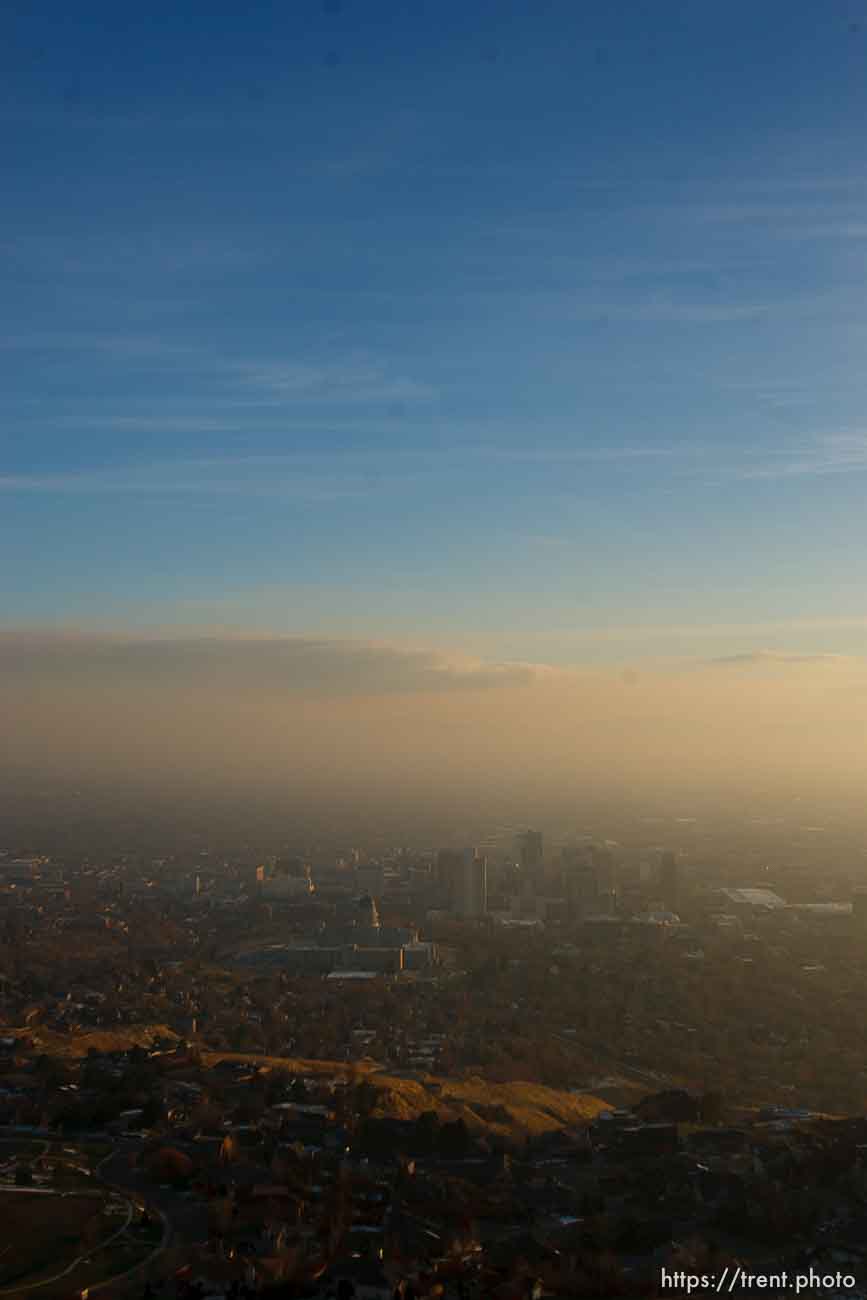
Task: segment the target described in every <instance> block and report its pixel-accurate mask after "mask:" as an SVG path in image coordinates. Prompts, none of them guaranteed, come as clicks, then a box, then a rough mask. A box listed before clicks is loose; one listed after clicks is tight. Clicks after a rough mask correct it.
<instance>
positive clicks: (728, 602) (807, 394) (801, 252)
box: [0, 3, 867, 790]
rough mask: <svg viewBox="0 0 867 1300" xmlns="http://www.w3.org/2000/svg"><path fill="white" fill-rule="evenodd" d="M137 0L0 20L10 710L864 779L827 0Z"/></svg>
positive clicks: (162, 745) (847, 65) (136, 745)
mask: <svg viewBox="0 0 867 1300" xmlns="http://www.w3.org/2000/svg"><path fill="white" fill-rule="evenodd" d="M852 14H854V9H853V10H852ZM155 15H156V11H149V12H148V14H147V15H144V14H142V15H138V16H137V15H134V14H128V13H124V14H121V13H120V12H118V11H116V10H114V9H112V8H111V7H109V6H106V5H104V4H89V5H87V4H86V5H85V6H84V7H83V8H81V7H79V8H77V12H76V15H75V17H74V19H73V18H69V17H67V16H66V15H65V14H63V13H62V12H61V10H60V9H59V8H58V7H57V6H53V5H47V6H41V7H39V8H37V9H36V10H34V9H32V8H28V9H24V8H19V9H17V10H13V11H10V13H9V16H8V17H7V19H6V22H5V31H4V55H3V59H4V86H5V91H4V100H3V104H2V109H0V114H2V125H3V130H4V134H5V138H6V157H7V164H8V168H9V172H10V175H12V176H14V184H13V185H12V186H11V187H10V190H9V193H8V194H7V198H6V202H5V205H4V211H3V214H2V219H0V257H2V261H3V273H4V284H5V293H4V307H3V311H4V315H5V328H4V332H3V336H2V352H0V364H2V370H3V384H2V393H3V396H2V401H3V409H4V417H5V418H4V430H5V432H4V443H5V457H4V467H3V474H2V478H0V492H2V496H3V510H2V515H0V530H2V539H3V549H4V553H5V555H6V557H7V569H6V577H5V581H4V592H5V600H4V610H3V619H4V632H3V638H2V646H0V657H2V664H3V688H2V689H3V691H4V705H5V712H6V717H7V723H6V736H7V741H8V742H10V743H9V744H8V752H9V753H11V754H13V755H15V756H16V758H20V760H21V761H22V762H23V763H25V765H26V764H33V765H36V766H37V767H38V766H40V765H42V764H44V765H45V766H46V767H47V768H49V769H50V768H51V767H52V765H54V764H66V763H67V762H80V764H81V767H82V770H83V771H85V770H86V771H96V770H97V769H98V768H99V766H100V764H101V763H104V764H106V765H107V766H109V767H112V768H115V767H117V766H119V767H121V768H123V769H126V770H132V769H134V768H135V766H136V764H140V765H141V767H142V770H143V772H144V771H147V770H148V769H149V768H150V767H153V766H156V765H159V766H161V767H162V768H163V769H165V767H166V765H168V766H170V767H171V766H172V765H176V766H178V767H191V768H196V767H199V768H200V769H201V772H202V776H203V779H206V780H210V779H217V778H218V777H219V778H222V777H225V778H229V776H230V775H231V777H232V779H235V778H237V777H240V776H244V774H246V777H247V779H249V780H255V779H257V774H258V773H260V772H262V771H263V770H264V769H265V768H269V769H270V768H273V766H274V765H277V766H278V767H280V768H281V770H282V769H285V771H286V772H287V774H291V773H292V772H294V771H296V770H297V769H298V768H299V767H301V766H306V767H307V769H308V771H312V770H313V769H316V770H318V771H320V772H322V773H323V774H324V773H325V772H326V771H329V772H332V773H333V776H334V778H335V779H337V778H338V777H339V775H340V774H342V773H348V772H352V771H353V770H355V771H356V772H358V771H363V773H365V774H369V775H371V776H372V775H373V774H374V773H375V774H376V777H377V779H380V778H384V777H392V776H396V775H401V776H402V775H404V774H406V772H407V767H408V766H409V769H410V770H411V771H412V772H413V773H416V774H417V775H418V777H419V778H421V779H423V780H424V781H425V782H429V783H430V784H431V788H432V789H435V788H436V782H437V781H438V780H439V779H441V778H443V779H445V776H446V774H447V773H449V772H455V771H457V770H460V771H461V772H463V773H464V774H465V775H466V776H472V778H473V779H478V781H479V783H480V788H483V787H484V786H485V785H486V784H488V783H492V784H496V783H497V782H499V781H501V780H504V779H511V778H512V777H516V776H517V775H518V774H519V773H520V772H521V771H522V770H525V769H526V768H532V771H533V773H534V774H535V777H536V778H540V779H545V780H547V779H548V778H549V777H550V780H551V781H552V782H553V783H554V784H557V783H562V784H563V788H564V790H565V788H566V783H567V781H568V780H570V779H571V778H572V777H573V776H577V775H578V774H580V773H581V772H582V771H583V770H585V768H586V767H587V766H588V765H591V764H592V765H593V766H594V767H595V768H596V769H597V774H598V772H599V771H601V770H602V769H604V771H605V772H606V773H608V774H610V777H611V780H612V782H614V783H615V784H616V782H617V781H619V780H625V781H628V782H629V783H630V784H631V783H633V782H635V781H636V780H638V781H640V782H652V780H653V779H654V777H655V776H656V775H657V774H659V773H660V772H661V771H662V770H663V769H664V771H665V773H666V774H667V775H668V776H671V777H675V778H677V777H678V776H679V775H680V774H683V776H684V777H686V776H689V777H690V779H691V780H692V781H693V783H694V781H695V780H696V779H701V780H704V779H705V777H706V778H707V780H708V781H714V780H717V779H722V780H726V781H730V780H734V779H736V778H744V779H745V780H747V781H754V780H760V781H767V782H768V783H770V784H774V785H776V784H784V783H785V781H786V780H787V779H789V777H791V778H793V779H794V778H795V777H796V776H804V777H806V778H807V779H808V780H813V779H814V778H816V779H818V778H820V777H821V778H830V779H833V780H836V779H838V778H839V779H841V780H847V781H848V780H852V781H853V782H855V781H858V780H860V779H861V778H862V775H863V766H862V764H863V747H862V742H861V737H862V736H863V734H864V732H865V722H867V714H865V707H867V694H865V691H864V686H865V683H867V676H865V672H864V658H863V656H864V653H865V647H867V614H865V612H864V604H863V591H864V581H865V573H864V553H865V548H864V545H863V543H864V541H865V523H864V514H863V471H864V469H865V466H867V442H865V434H864V432H863V402H864V395H865V394H864V384H865V380H864V372H863V367H862V366H861V364H860V352H861V343H862V340H863V337H864V331H865V324H867V317H865V308H864V296H863V293H862V289H861V285H862V281H863V275H864V268H865V242H864V232H865V229H867V225H865V216H867V208H865V199H867V191H865V180H864V175H863V169H862V168H861V166H860V164H859V159H860V143H859V138H860V130H861V126H860V124H861V122H862V120H863V110H864V107H865V103H864V101H865V93H867V92H865V89H864V77H863V72H864V60H865V57H867V55H865V45H864V35H863V32H862V31H861V28H860V27H859V25H858V22H857V21H856V18H853V17H852V15H851V14H849V11H848V9H846V7H845V6H844V8H841V9H839V10H836V9H835V10H833V11H831V10H825V9H822V10H820V9H816V8H814V7H812V6H808V5H796V6H794V7H793V6H788V5H787V6H782V5H780V4H776V3H772V4H766V5H763V6H761V9H760V11H758V12H756V11H755V9H754V8H749V7H744V8H742V9H740V8H738V6H736V7H735V8H734V9H731V8H729V9H727V10H725V11H724V10H719V9H717V10H711V9H707V8H706V7H700V8H698V9H695V8H688V7H685V6H681V5H678V6H675V7H673V8H671V9H668V10H665V11H663V12H660V11H658V10H653V11H650V10H643V9H640V8H638V7H636V6H632V5H625V6H622V7H620V8H619V9H618V10H617V11H616V12H614V13H612V14H610V15H603V14H602V12H601V11H600V10H598V9H597V10H594V11H592V12H588V11H586V10H584V9H580V10H579V9H577V8H575V7H574V6H569V5H566V4H551V5H547V6H544V7H543V8H542V9H538V8H534V9H533V10H532V12H531V11H530V10H529V9H528V8H527V7H526V6H523V5H518V4H501V5H496V6H487V5H484V4H474V5H471V6H463V5H457V4H446V5H445V6H438V7H437V9H436V12H434V11H433V10H430V11H427V10H424V9H422V10H418V9H412V10H404V9H400V8H398V7H396V6H392V5H390V4H382V5H375V6H373V7H370V6H368V7H366V8H364V9H361V8H359V7H358V6H355V5H351V4H345V5H341V4H339V3H335V4H328V5H325V6H315V5H311V6H309V7H308V6H305V7H303V8H299V9H298V10H297V11H296V10H293V11H292V12H291V13H290V12H289V11H287V10H285V9H283V8H277V7H274V6H265V7H259V8H257V10H256V12H255V13H253V14H251V15H244V16H243V18H242V17H241V16H240V15H237V14H235V13H234V12H232V11H231V10H230V9H222V10H217V11H214V10H213V9H212V8H210V7H209V8H208V9H207V10H205V9H204V8H198V7H196V6H187V7H185V9H184V12H183V14H180V13H178V12H177V11H175V10H173V9H168V8H166V9H161V10H160V11H159V20H158V21H157V17H156V16H155ZM795 88H797V89H796V91H795ZM203 637H207V638H210V639H209V640H207V641H205V640H200V638H203ZM197 646H198V648H197ZM624 673H626V674H627V675H626V676H624ZM298 729H301V730H302V731H303V734H304V744H303V746H299V744H298V742H297V730H298ZM461 779H462V780H463V777H462V778H461Z"/></svg>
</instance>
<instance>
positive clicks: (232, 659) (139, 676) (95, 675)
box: [0, 630, 557, 695]
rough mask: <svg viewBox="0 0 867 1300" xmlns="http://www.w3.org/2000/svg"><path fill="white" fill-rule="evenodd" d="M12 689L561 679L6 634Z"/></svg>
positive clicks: (245, 641)
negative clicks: (14, 685)
mask: <svg viewBox="0 0 867 1300" xmlns="http://www.w3.org/2000/svg"><path fill="white" fill-rule="evenodd" d="M0 671H2V676H3V678H4V680H6V681H7V683H9V682H11V681H16V680H17V681H20V682H26V683H27V684H29V685H31V686H33V685H36V686H38V685H39V684H40V683H46V684H48V683H51V682H54V683H58V682H59V683H61V684H65V685H70V686H76V685H79V686H81V685H86V684H88V683H90V684H95V683H102V684H104V685H126V686H128V687H130V688H133V687H136V686H157V687H164V688H165V689H166V690H167V691H168V690H171V689H173V688H176V687H178V686H182V685H184V684H187V685H189V686H195V685H197V684H206V685H207V687H208V689H215V688H217V689H219V688H223V689H227V690H231V689H238V688H243V687H245V686H251V687H254V688H255V689H256V690H257V691H324V692H326V693H331V694H352V695H368V694H387V695H391V694H395V693H405V692H441V691H467V690H489V689H491V688H495V687H501V686H512V687H514V686H529V685H532V684H533V683H534V682H536V681H539V680H545V679H548V678H549V677H552V676H556V675H557V674H556V670H554V669H551V668H548V667H547V665H544V664H532V663H523V662H499V661H495V660H494V661H485V660H481V659H473V658H469V657H467V656H462V655H448V654H444V653H440V652H437V651H431V650H423V649H419V650H416V649H406V648H404V647H400V646H393V645H388V644H382V643H376V642H364V641H346V640H337V639H333V640H331V639H321V638H315V639H314V638H310V637H301V636H296V637H277V636H255V637H254V636H249V635H243V634H239V635H236V636H228V635H225V634H223V635H220V636H174V637H166V636H160V635H158V634H151V635H147V634H136V635H135V636H132V635H129V634H123V633H117V634H113V635H108V634H103V635H93V634H87V633H83V632H77V631H71V632H60V633H57V632H45V631H41V630H34V631H26V630H22V631H6V632H0Z"/></svg>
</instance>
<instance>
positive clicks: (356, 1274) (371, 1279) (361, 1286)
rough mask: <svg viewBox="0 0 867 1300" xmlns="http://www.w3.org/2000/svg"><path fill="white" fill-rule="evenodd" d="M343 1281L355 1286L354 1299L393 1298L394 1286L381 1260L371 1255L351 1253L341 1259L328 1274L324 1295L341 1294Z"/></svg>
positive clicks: (384, 1299)
mask: <svg viewBox="0 0 867 1300" xmlns="http://www.w3.org/2000/svg"><path fill="white" fill-rule="evenodd" d="M341 1283H348V1284H349V1286H352V1287H354V1288H355V1290H354V1291H353V1292H352V1293H351V1294H352V1296H353V1300H392V1296H393V1295H394V1288H393V1286H392V1284H391V1283H390V1282H389V1280H388V1278H387V1277H386V1276H385V1274H384V1273H383V1271H382V1265H381V1264H380V1262H379V1260H376V1259H371V1258H370V1256H364V1255H358V1256H354V1255H350V1256H349V1257H348V1258H345V1259H342V1260H339V1261H338V1262H337V1263H336V1264H334V1265H333V1266H332V1267H331V1268H330V1269H329V1270H328V1274H327V1278H326V1280H325V1286H324V1288H323V1291H322V1295H323V1296H331V1295H333V1296H337V1295H339V1290H338V1288H339V1287H340V1286H341Z"/></svg>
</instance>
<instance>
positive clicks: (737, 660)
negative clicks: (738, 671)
mask: <svg viewBox="0 0 867 1300" xmlns="http://www.w3.org/2000/svg"><path fill="white" fill-rule="evenodd" d="M703 662H704V663H705V664H720V665H725V664H731V665H732V667H738V666H744V667H748V666H750V665H761V664H813V663H815V664H852V663H857V662H863V661H859V660H858V659H857V658H856V657H855V656H853V655H842V654H823V653H819V654H816V653H798V652H796V651H787V650H747V651H745V652H744V653H742V654H734V655H718V656H716V657H715V658H713V659H705V660H704V661H703Z"/></svg>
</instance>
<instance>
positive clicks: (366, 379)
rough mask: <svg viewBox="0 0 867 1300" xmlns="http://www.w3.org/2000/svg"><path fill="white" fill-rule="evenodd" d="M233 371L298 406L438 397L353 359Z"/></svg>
mask: <svg viewBox="0 0 867 1300" xmlns="http://www.w3.org/2000/svg"><path fill="white" fill-rule="evenodd" d="M232 369H233V371H234V373H235V374H236V375H238V377H239V378H240V379H241V381H242V382H243V383H245V384H249V385H250V386H252V387H253V388H257V389H265V390H267V391H269V392H272V393H275V394H277V395H279V396H280V397H281V398H282V399H287V400H291V401H296V402H321V401H323V400H324V401H329V402H393V401H401V402H403V401H417V400H419V399H423V400H429V399H431V398H433V397H435V396H436V390H435V389H434V388H432V387H431V386H430V385H429V384H424V383H420V382H418V381H417V380H413V379H409V378H407V377H404V376H400V375H397V376H396V375H392V374H390V373H389V371H388V369H387V368H386V367H384V366H382V365H377V364H371V363H366V364H365V363H363V362H358V361H354V360H352V359H351V358H350V359H347V360H345V361H340V362H334V363H329V364H308V363H304V362H296V361H286V362H282V361H274V362H262V361H253V362H248V361H241V362H238V363H236V364H235V365H234V366H233V367H232Z"/></svg>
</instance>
